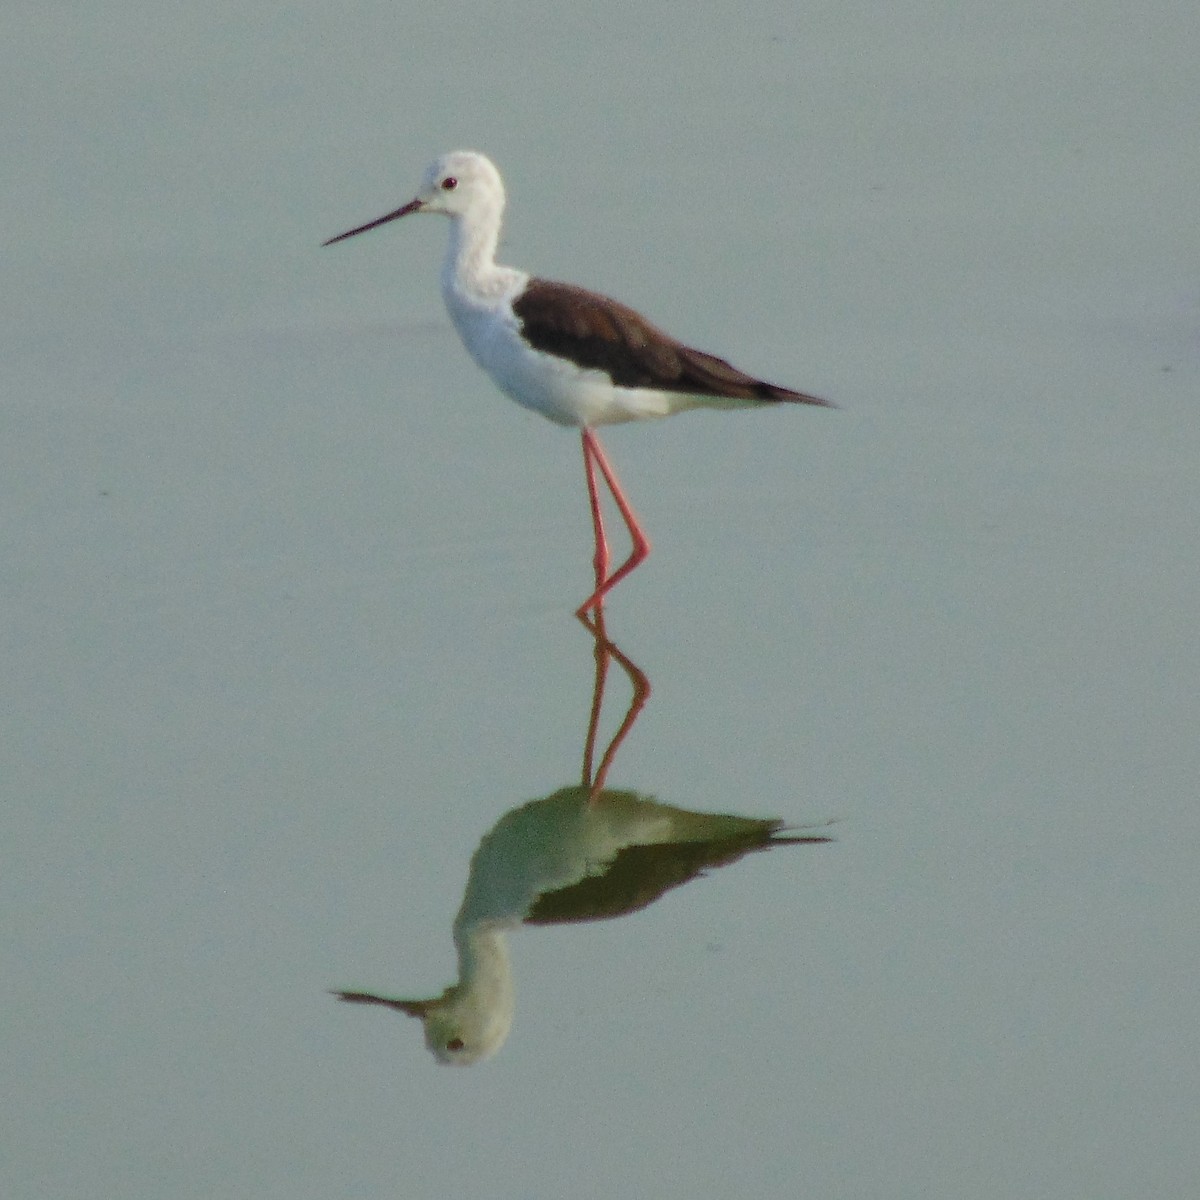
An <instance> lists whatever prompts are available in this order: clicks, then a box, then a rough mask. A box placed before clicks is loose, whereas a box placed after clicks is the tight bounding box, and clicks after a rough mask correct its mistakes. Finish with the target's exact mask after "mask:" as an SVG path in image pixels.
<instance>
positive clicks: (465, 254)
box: [442, 212, 505, 299]
mask: <svg viewBox="0 0 1200 1200" xmlns="http://www.w3.org/2000/svg"><path fill="white" fill-rule="evenodd" d="M499 240H500V213H499V212H494V213H493V212H485V213H482V214H480V215H478V216H476V217H474V218H473V219H471V220H467V219H465V218H463V217H455V218H454V219H453V220H452V221H451V222H450V244H449V246H448V247H447V248H446V260H445V262H444V263H443V264H442V291H443V293H445V295H446V296H447V297H450V296H457V297H478V298H480V299H483V298H485V297H488V296H489V295H491V294H493V293H495V292H496V291H497V290H499V289H500V287H501V281H502V279H503V277H504V275H505V272H504V269H503V268H502V267H498V266H497V265H496V245H497V243H498V242H499Z"/></svg>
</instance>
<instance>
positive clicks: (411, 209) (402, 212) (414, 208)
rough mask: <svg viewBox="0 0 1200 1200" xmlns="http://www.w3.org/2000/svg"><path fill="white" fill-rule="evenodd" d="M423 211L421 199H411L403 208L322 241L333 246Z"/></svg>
mask: <svg viewBox="0 0 1200 1200" xmlns="http://www.w3.org/2000/svg"><path fill="white" fill-rule="evenodd" d="M420 211H421V201H420V200H410V201H409V202H408V203H407V204H406V205H405V206H404V207H403V208H398V209H396V211H395V212H390V213H388V215H387V216H386V217H377V218H376V219H375V220H374V221H368V222H367V223H366V224H365V225H360V226H359V227H358V228H357V229H347V230H346V232H345V233H339V234H338V235H337V237H331V238H330V239H329V241H327V242H322V243H321V245H322V246H332V245H333V243H334V242H342V241H345V240H346V238H348V237H353V236H354V235H355V234H356V233H366V232H367V230H368V229H375V228H377V227H378V226H380V225H386V224H387V223H388V222H389V221H395V220H396V219H397V218H398V217H407V216H408V214H409V213H415V212H420Z"/></svg>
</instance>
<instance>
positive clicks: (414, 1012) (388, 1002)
mask: <svg viewBox="0 0 1200 1200" xmlns="http://www.w3.org/2000/svg"><path fill="white" fill-rule="evenodd" d="M392 215H393V216H395V215H397V214H395V213H393V214H392ZM401 215H402V214H401ZM388 219H389V218H387V217H385V218H384V220H385V221H386V220H388ZM350 232H351V233H357V232H358V231H357V230H351V231H350ZM342 236H343V237H349V236H350V234H349V233H344V234H342ZM327 244H328V243H327ZM333 994H334V995H335V996H336V997H337V998H338V999H339V1000H346V1001H348V1002H349V1003H351V1004H379V1005H381V1006H382V1007H384V1008H394V1009H395V1010H396V1011H397V1012H402V1013H405V1014H406V1015H407V1016H410V1017H419V1018H421V1019H422V1020H423V1019H424V1018H425V1015H426V1013H428V1011H429V1008H430V1006H431V1005H434V1004H436V1003H437V1001H436V1000H393V999H392V998H391V997H389V996H375V995H372V994H371V993H370V992H334V993H333Z"/></svg>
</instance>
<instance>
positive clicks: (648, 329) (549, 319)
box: [322, 150, 833, 616]
mask: <svg viewBox="0 0 1200 1200" xmlns="http://www.w3.org/2000/svg"><path fill="white" fill-rule="evenodd" d="M505 199H506V197H505V190H504V181H503V179H502V178H501V176H500V172H499V170H498V169H497V168H496V166H495V164H494V163H493V162H492V161H491V159H489V158H488V157H487V156H486V155H484V154H480V153H479V152H478V151H474V150H456V151H453V152H451V153H449V154H443V155H442V156H441V157H440V158H438V159H437V160H436V161H434V162H433V163H431V164H430V166H429V167H428V168H427V169H426V171H425V174H424V176H423V177H422V179H421V184H420V187H419V189H418V191H417V194H416V195H415V196H414V198H413V199H411V200H409V201H408V202H407V203H406V204H403V205H401V207H400V208H397V209H396V210H395V211H393V212H389V213H386V214H385V215H384V216H382V217H377V218H376V219H375V220H373V221H368V222H367V223H366V224H365V225H358V226H356V227H355V228H353V229H348V230H346V231H345V232H344V233H340V234H338V235H337V236H336V237H332V238H329V239H328V240H327V241H325V242H323V243H322V245H325V246H332V245H334V244H335V243H338V242H342V241H345V240H346V239H347V238H351V237H356V236H357V235H358V234H360V233H366V232H367V231H368V230H371V229H377V228H379V226H381V225H386V224H388V223H389V222H391V221H396V220H398V219H399V218H401V217H407V216H410V215H412V214H417V213H440V214H442V215H444V216H447V217H449V218H450V239H449V244H448V246H447V249H446V257H445V260H444V262H443V264H442V270H441V290H442V298H443V300H444V302H445V305H446V309H447V311H448V312H449V315H450V320H451V322H452V323H453V325H454V328H455V329H456V331H457V332H458V335H459V337H460V338H461V339H462V342H463V345H464V346H465V347H466V349H467V351H468V353H469V354H470V355H471V357H472V358H473V359H474V360H475V362H476V363H477V364H478V365H479V366H480V367H482V368H483V370H484V371H485V372H487V374H488V375H490V376H491V378H492V380H493V381H494V382H495V383H496V385H497V386H498V387H499V388H500V390H501V391H502V392H504V393H505V394H506V395H508V396H509V397H511V398H512V399H513V400H515V401H516V402H517V403H518V404H520V405H522V406H524V407H525V408H528V409H531V410H533V411H534V412H537V413H540V414H541V415H542V416H544V417H547V418H549V419H550V420H551V421H553V422H555V423H556V424H559V425H562V426H567V427H573V428H577V429H578V430H579V431H580V436H581V440H582V446H583V462H584V472H585V477H586V481H587V490H588V502H589V506H590V509H591V517H592V529H593V533H594V536H595V552H594V554H593V557H592V565H593V568H594V571H595V581H596V582H595V590H594V591H593V592H592V593H591V595H590V596H589V597H588V598H587V599H586V600H585V601H584V602H583V603H582V604H581V605H580V606H579V608H578V609H577V610H576V612H577V615H579V616H582V615H584V614H585V613H587V612H589V611H593V612H597V611H599V610H600V608H601V607H602V605H603V603H604V598H605V596H606V595H607V594H608V593H609V592H610V591H611V590H612V589H613V588H614V587H615V586H616V585H617V584H618V583H620V582H621V580H623V579H625V578H626V577H627V576H628V575H629V574H630V572H632V571H633V570H634V569H635V568H636V567H638V566H639V565H640V564H641V563H642V562H644V561H645V559H646V558H647V556H648V555H649V553H650V539H649V538H648V537H647V536H646V532H645V530H644V529H643V527H642V525H641V523H640V522H639V521H638V518H637V516H636V514H635V513H634V510H633V506H632V505H631V504H630V502H629V499H628V497H627V496H626V495H625V492H624V490H623V489H622V487H621V484H620V481H619V480H618V478H617V475H616V472H615V471H614V469H613V467H612V464H611V463H610V462H609V459H608V456H607V455H606V454H605V451H604V448H603V446H602V445H601V443H600V439H599V437H598V436H597V434H596V429H597V427H598V426H602V425H612V424H617V423H619V422H624V421H640V420H647V419H651V418H656V417H665V416H670V415H671V414H673V413H677V412H683V411H685V410H687V409H693V408H712V409H724V408H752V407H763V406H765V405H773V404H776V403H780V402H786V403H793V404H810V405H819V406H821V407H826V408H831V407H833V405H832V404H831V403H830V402H829V401H827V400H823V399H821V398H819V397H817V396H811V395H807V394H806V393H804V392H797V391H793V390H792V389H790V388H786V387H781V386H779V385H777V384H773V383H767V382H766V381H765V380H762V379H758V378H756V377H755V376H753V375H747V374H746V373H745V372H743V371H740V370H738V369H737V368H736V367H734V366H732V365H731V364H730V363H728V362H726V361H725V360H724V359H722V358H718V357H716V356H715V355H712V354H707V353H705V352H704V351H702V350H696V349H693V348H692V347H690V346H688V345H685V344H684V343H683V342H681V341H678V340H677V339H676V338H673V337H671V336H670V334H667V333H665V332H663V330H661V329H659V328H658V327H657V326H656V325H653V324H651V323H650V322H649V321H648V320H647V319H646V318H645V317H643V316H642V315H641V314H640V313H638V312H636V311H635V310H634V309H632V308H630V307H629V306H628V305H625V304H622V303H621V302H620V301H617V300H613V299H610V298H609V297H607V296H603V295H600V294H599V293H597V292H593V291H589V290H588V289H586V288H583V287H579V286H577V285H575V284H570V283H558V282H555V281H553V280H550V279H542V278H539V277H537V276H534V275H530V274H529V273H527V272H525V271H521V270H517V269H516V268H513V267H507V266H502V265H500V264H499V263H497V261H496V249H497V246H498V244H499V240H500V230H501V225H502V222H503V217H504V207H505ZM597 471H599V474H600V476H601V477H602V478H603V480H604V483H605V485H606V486H607V488H608V491H609V493H610V494H611V496H612V498H613V501H614V503H615V504H616V507H617V511H618V512H619V513H620V514H621V519H622V520H623V521H624V523H625V527H626V529H627V531H628V534H629V538H630V542H631V543H632V547H631V550H630V553H629V556H628V558H626V559H625V561H624V562H623V563H622V564H621V565H620V566H619V567H618V568H617V569H616V570H615V571H610V569H609V568H610V565H611V555H610V551H609V546H608V538H607V534H606V532H605V528H604V519H603V516H602V514H601V501H600V490H599V484H598V482H597V478H596V473H597Z"/></svg>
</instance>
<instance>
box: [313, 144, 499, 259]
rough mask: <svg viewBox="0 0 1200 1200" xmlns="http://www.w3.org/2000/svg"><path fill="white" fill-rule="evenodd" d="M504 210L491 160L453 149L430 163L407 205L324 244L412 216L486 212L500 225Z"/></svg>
mask: <svg viewBox="0 0 1200 1200" xmlns="http://www.w3.org/2000/svg"><path fill="white" fill-rule="evenodd" d="M503 211H504V181H503V180H502V179H501V178H500V172H499V171H497V170H496V168H495V166H494V165H493V163H492V161H491V159H489V158H487V157H486V156H485V155H482V154H479V153H477V152H476V151H474V150H454V151H452V152H451V153H449V154H443V155H442V156H441V158H439V159H438V160H437V161H436V162H433V163H430V165H429V166H428V167H427V168H426V170H425V174H424V176H422V178H421V187H420V190H419V191H418V192H417V194H416V196H414V197H413V199H412V200H410V201H409V202H408V203H407V204H405V205H403V206H402V207H400V208H398V209H396V211H395V212H390V213H387V214H386V215H385V216H382V217H379V218H377V219H376V220H374V221H368V222H367V224H365V225H359V226H358V227H357V228H355V229H348V230H346V232H345V233H339V234H338V236H337V237H334V238H330V239H329V241H327V242H324V243H323V245H326V246H331V245H332V244H333V243H334V242H340V241H342V240H344V239H345V238H348V237H353V236H354V235H355V234H356V233H365V232H366V231H367V230H368V229H375V228H377V227H378V226H380V225H386V224H387V223H388V222H389V221H395V220H396V219H397V218H398V217H407V216H408V215H409V214H410V213H425V212H429V213H444V214H445V215H446V216H449V217H462V216H465V215H467V214H468V213H480V214H483V213H487V214H488V215H489V216H490V217H491V220H492V221H494V222H496V223H498V222H499V219H500V214H501V213H502V212H503Z"/></svg>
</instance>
